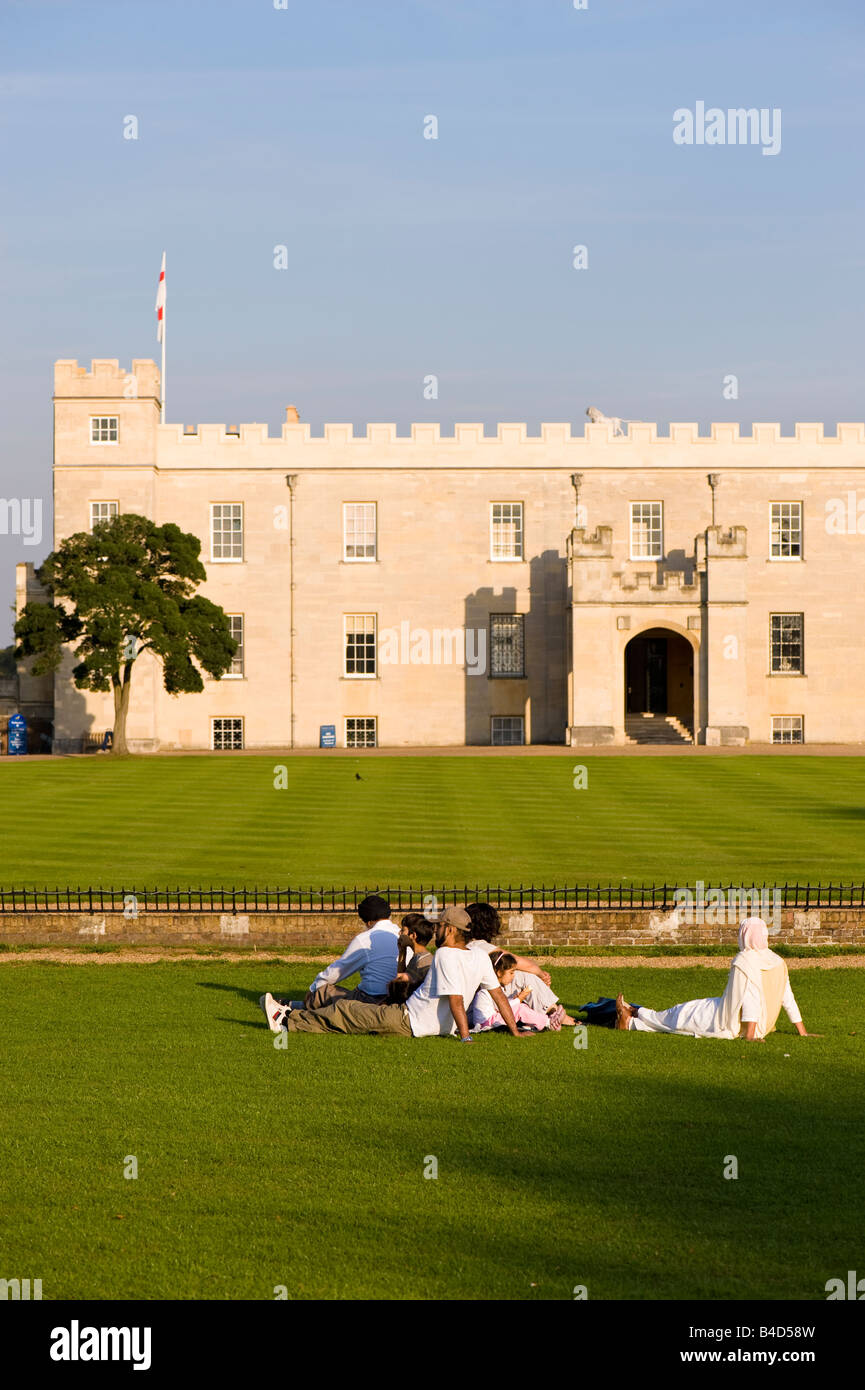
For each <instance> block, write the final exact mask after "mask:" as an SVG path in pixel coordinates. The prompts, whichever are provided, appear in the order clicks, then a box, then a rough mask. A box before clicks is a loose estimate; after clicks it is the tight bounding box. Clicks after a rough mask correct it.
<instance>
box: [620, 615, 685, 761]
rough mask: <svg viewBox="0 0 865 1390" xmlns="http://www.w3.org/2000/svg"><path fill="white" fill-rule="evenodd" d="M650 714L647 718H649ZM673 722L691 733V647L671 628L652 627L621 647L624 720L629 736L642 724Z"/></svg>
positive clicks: (657, 725) (669, 724) (660, 725)
mask: <svg viewBox="0 0 865 1390" xmlns="http://www.w3.org/2000/svg"><path fill="white" fill-rule="evenodd" d="M650 717H651V721H650ZM639 718H642V719H643V720H644V721H645V727H646V732H647V733H648V732H649V728H650V727H652V726H654V727H655V729H656V730H658V729H659V730H660V731H661V732H663V726H664V725H666V726H667V728H669V730H670V733H671V737H675V734H676V724H679V725H681V726H682V728H683V729H685V730H687V732H688V734H689V735H691V736H692V735H693V732H694V648H693V647H692V646H691V643H690V642H689V641H688V639H687V638H686V637H683V636H682V634H681V633H679V632H674V631H673V630H672V629H671V628H665V627H652V628H649V629H648V631H646V632H640V633H638V634H637V636H636V637H632V638H631V640H630V642H629V643H628V645H627V646H626V647H625V722H626V726H628V732H629V734H631V736H634V735H635V733H637V732H639V730H640V728H641V727H643V726H641V725H639V724H635V721H636V720H637V719H639Z"/></svg>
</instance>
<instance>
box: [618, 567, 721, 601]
mask: <svg viewBox="0 0 865 1390" xmlns="http://www.w3.org/2000/svg"><path fill="white" fill-rule="evenodd" d="M613 582H614V584H617V585H618V588H619V589H620V590H621V592H622V594H624V595H626V596H638V595H639V594H640V593H642V594H644V595H645V596H649V595H651V596H653V597H658V598H659V599H660V600H661V602H664V601H666V600H668V599H675V598H678V597H681V598H684V599H687V600H688V601H689V602H694V601H695V600H698V599H699V595H700V581H699V579H698V578H697V575H696V573H694V572H693V571H691V572H690V573H687V572H686V571H684V570H664V571H663V573H661V574H660V575H659V574H658V573H657V572H656V571H650V570H634V569H628V570H617V571H616V573H615V574H614V575H613Z"/></svg>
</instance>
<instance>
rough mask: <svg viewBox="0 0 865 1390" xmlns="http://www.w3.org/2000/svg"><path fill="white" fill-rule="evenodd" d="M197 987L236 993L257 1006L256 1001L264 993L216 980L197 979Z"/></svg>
mask: <svg viewBox="0 0 865 1390" xmlns="http://www.w3.org/2000/svg"><path fill="white" fill-rule="evenodd" d="M197 984H198V988H199V989H222V990H225V992H226V994H238V995H239V996H240V998H241V999H246V1000H248V1001H249V1003H250V1004H254V1005H255V1007H256V1008H258V1001H259V999H260V998H261V996H262V994H263V993H264V991H263V990H254V989H243V988H242V987H241V986H240V985H225V984H221V983H220V982H219V981H217V980H199V981H198V982H197Z"/></svg>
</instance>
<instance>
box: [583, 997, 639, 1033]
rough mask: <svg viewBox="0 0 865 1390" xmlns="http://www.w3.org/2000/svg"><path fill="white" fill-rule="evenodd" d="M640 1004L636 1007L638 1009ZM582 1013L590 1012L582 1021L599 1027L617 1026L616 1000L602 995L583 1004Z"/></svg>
mask: <svg viewBox="0 0 865 1390" xmlns="http://www.w3.org/2000/svg"><path fill="white" fill-rule="evenodd" d="M639 1007H640V1005H639V1004H635V1005H634V1008H635V1009H638V1008H639ZM579 1012H580V1013H581V1014H588V1018H584V1019H582V1020H581V1022H582V1023H596V1024H597V1025H598V1027H599V1028H615V1026H616V1001H615V999H607V997H606V996H605V995H603V994H602V995H601V997H600V999H595V1000H594V1002H593V1003H591V1004H583V1006H582V1008H581V1009H580V1010H579Z"/></svg>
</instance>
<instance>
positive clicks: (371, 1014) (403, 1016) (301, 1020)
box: [284, 999, 411, 1038]
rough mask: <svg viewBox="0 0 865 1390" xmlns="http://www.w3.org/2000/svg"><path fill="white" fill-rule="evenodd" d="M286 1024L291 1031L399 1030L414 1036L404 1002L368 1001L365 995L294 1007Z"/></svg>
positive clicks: (405, 1035)
mask: <svg viewBox="0 0 865 1390" xmlns="http://www.w3.org/2000/svg"><path fill="white" fill-rule="evenodd" d="M284 1026H285V1028H286V1029H287V1030H288V1032H289V1033H398V1034H399V1035H400V1036H401V1037H404V1038H410V1037H411V1026H410V1024H409V1021H408V1011H407V1010H406V1008H405V1005H404V1004H367V1003H365V1002H364V1001H363V1000H362V999H337V1000H335V1001H334V1003H333V1004H327V1005H326V1006H325V1007H324V1008H322V1009H292V1010H291V1013H289V1014H287V1015H286V1019H285V1025H284Z"/></svg>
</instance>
